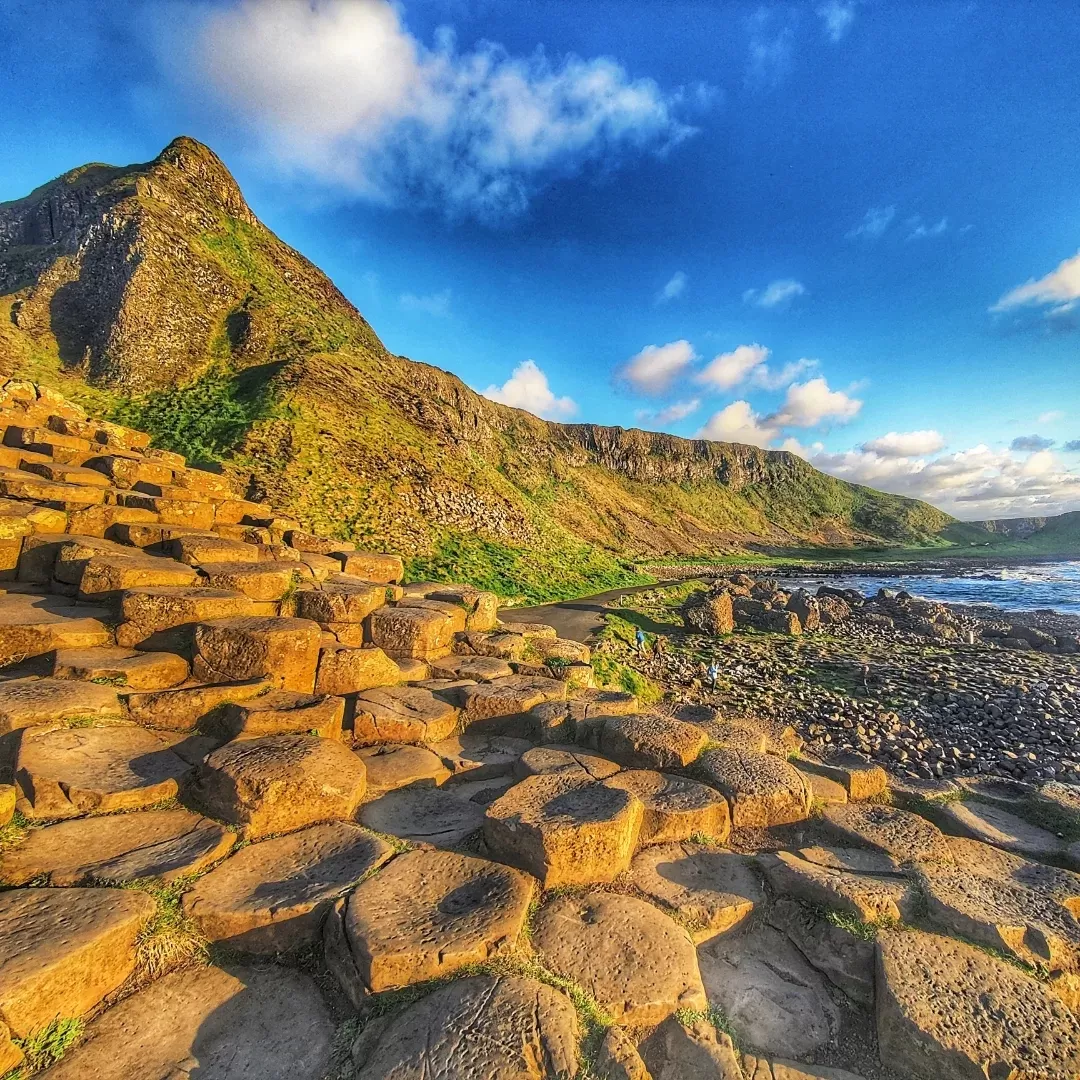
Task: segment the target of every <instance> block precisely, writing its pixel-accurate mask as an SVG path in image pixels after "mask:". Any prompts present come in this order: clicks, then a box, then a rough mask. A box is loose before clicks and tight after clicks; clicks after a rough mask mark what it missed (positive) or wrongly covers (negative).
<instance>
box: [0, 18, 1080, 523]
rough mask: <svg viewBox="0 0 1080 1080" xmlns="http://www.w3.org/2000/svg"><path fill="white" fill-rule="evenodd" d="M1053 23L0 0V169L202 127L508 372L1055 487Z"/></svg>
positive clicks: (790, 435) (439, 349)
mask: <svg viewBox="0 0 1080 1080" xmlns="http://www.w3.org/2000/svg"><path fill="white" fill-rule="evenodd" d="M43 9H45V11H43ZM43 24H47V25H48V27H49V35H50V40H49V45H48V48H47V49H43V47H42V40H41V32H42V26H43ZM1078 55H1080V8H1076V7H1075V6H1073V5H1069V4H1065V3H1060V2H1058V0H1052V2H1045V3H1041V2H1039V0H1028V2H1026V3H1023V4H1021V3H1019V2H1016V3H1011V2H981V3H949V2H935V3H930V2H911V3H905V2H903V0H889V2H885V0H861V2H859V0H813V2H809V0H808V2H805V3H788V4H774V3H766V4H740V3H737V2H727V3H722V4H721V3H715V2H701V3H688V2H680V0H672V2H670V3H660V2H658V0H617V2H608V0H590V2H589V3H588V4H580V3H572V2H569V0H567V2H562V0H559V2H556V0H536V2H533V3H530V4H520V3H509V2H506V3H501V2H500V3H496V2H494V0H477V2H468V0H443V2H439V0H429V2H427V3H403V4H397V5H394V6H390V5H388V4H386V3H384V2H383V0H317V2H312V3H306V2H304V0H280V2H279V0H258V2H255V0H248V2H243V0H221V2H219V3H210V2H207V3H198V2H191V0H180V2H173V3H126V4H125V3H114V4H111V5H101V4H95V3H90V2H83V3H76V2H74V0H43V2H35V3H27V2H24V0H15V2H14V3H10V2H9V3H8V4H7V5H5V6H4V7H3V8H2V9H0V89H2V91H3V96H4V101H5V107H4V108H3V109H2V110H0V145H2V146H3V147H4V148H5V152H4V154H3V155H0V199H9V198H16V197H18V196H20V195H23V194H25V193H26V192H27V191H28V190H30V189H31V188H32V187H34V186H36V185H37V184H39V183H41V182H43V181H44V180H46V179H48V178H50V177H52V176H54V175H57V174H58V173H60V172H63V171H64V170H66V169H68V168H71V167H73V166H74V165H77V164H81V163H83V162H85V161H92V160H98V161H109V162H112V163H116V164H122V163H126V162H130V161H140V160H146V159H148V158H151V157H153V156H154V155H155V154H156V153H157V152H158V151H159V150H160V149H161V147H162V146H164V145H165V144H166V143H167V142H168V141H169V140H170V139H171V138H173V137H174V136H175V135H177V134H180V133H185V134H189V135H193V136H195V137H196V138H199V139H201V140H203V141H205V142H206V143H208V144H209V145H210V146H212V147H213V148H214V149H215V150H216V151H217V152H218V153H219V154H220V155H221V156H222V158H223V159H224V160H225V162H226V163H227V164H228V165H229V167H230V168H231V169H232V170H233V172H234V174H235V175H236V177H237V179H238V180H239V182H240V184H241V186H242V187H243V189H244V191H245V193H246V195H247V197H248V199H249V202H250V203H251V205H252V207H253V208H254V210H255V211H256V213H258V214H259V215H260V217H261V218H262V219H263V220H264V221H265V222H266V223H267V224H268V225H269V226H270V227H271V228H273V229H274V230H275V231H276V232H277V233H278V234H279V235H280V236H282V237H283V238H284V239H285V240H287V241H288V242H289V243H291V244H293V245H294V246H296V247H298V248H299V249H300V250H302V251H303V252H304V253H305V254H307V255H308V256H309V257H310V258H312V259H313V260H314V261H315V262H316V263H317V264H319V265H320V266H321V267H322V268H323V269H324V270H326V271H327V272H328V273H329V274H330V275H331V277H333V279H334V280H335V281H336V282H337V284H338V285H339V286H340V287H341V288H342V289H343V290H344V291H345V293H346V294H347V295H348V296H349V297H350V298H351V299H352V300H353V301H354V302H355V303H356V304H357V306H358V307H359V308H360V310H361V311H363V312H364V314H365V315H366V316H367V317H368V318H369V319H370V321H371V322H372V324H373V325H374V326H375V328H376V330H377V331H378V332H379V333H380V335H381V336H382V338H383V340H384V341H385V342H386V344H387V345H388V346H389V347H390V348H391V349H393V350H394V351H396V352H400V353H403V354H405V355H407V356H410V357H413V358H414V359H418V360H424V361H427V362H429V363H432V364H436V365H438V366H439V367H443V368H446V369H448V370H451V371H453V372H455V373H456V374H458V375H460V376H461V377H462V378H463V379H464V380H465V381H466V382H468V383H469V384H470V385H472V386H474V387H476V388H477V389H478V390H481V391H484V392H486V393H488V394H489V396H492V397H494V398H496V399H498V400H504V401H506V402H508V403H510V404H515V405H519V406H521V407H525V408H530V409H531V410H532V411H534V412H538V413H540V414H541V415H546V416H549V417H552V418H556V419H571V420H574V419H577V420H588V421H595V422H600V423H609V424H621V425H623V426H643V427H650V428H654V429H656V430H666V431H671V432H674V433H675V434H679V435H685V436H688V437H693V436H696V435H701V436H702V437H712V438H721V439H730V440H736V441H744V442H754V443H756V444H758V445H762V446H769V447H775V448H781V447H783V448H788V449H793V450H795V451H796V452H798V453H801V454H803V455H804V456H806V457H807V458H809V460H811V461H813V462H814V463H815V464H816V465H818V466H819V467H820V468H824V469H826V470H827V471H829V472H833V473H835V474H836V475H840V476H844V477H845V478H848V479H852V480H856V481H859V482H865V483H870V484H873V485H874V486H878V487H882V488H884V489H886V490H892V491H897V492H901V493H905V494H913V495H918V496H921V497H926V498H929V499H931V500H932V501H934V502H936V503H937V504H938V505H941V506H943V507H944V508H945V509H948V510H950V511H951V512H953V513H955V514H957V515H958V516H960V517H964V518H980V517H990V516H998V517H1001V516H1018V515H1027V514H1037V513H1050V512H1057V511H1061V510H1068V509H1080V379H1078V377H1077V368H1078V360H1080V141H1078V140H1077V138H1076V134H1077V131H1078V130H1080V122H1078V121H1080V64H1077V63H1076V59H1075V58H1076V57H1077V56H1078ZM1074 442H1075V443H1076V446H1075V448H1074V449H1070V448H1069V446H1070V443H1074Z"/></svg>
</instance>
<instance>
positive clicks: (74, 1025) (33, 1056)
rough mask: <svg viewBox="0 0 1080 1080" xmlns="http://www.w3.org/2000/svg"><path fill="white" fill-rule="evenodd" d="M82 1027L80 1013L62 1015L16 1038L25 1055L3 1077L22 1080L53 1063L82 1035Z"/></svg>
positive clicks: (83, 1024)
mask: <svg viewBox="0 0 1080 1080" xmlns="http://www.w3.org/2000/svg"><path fill="white" fill-rule="evenodd" d="M85 1027H86V1024H85V1022H84V1021H83V1019H82V1017H81V1016H69V1017H61V1018H58V1019H56V1020H53V1021H51V1022H50V1023H48V1024H46V1025H45V1026H44V1027H42V1028H38V1029H37V1031H34V1032H31V1034H29V1035H28V1036H27V1037H26V1038H25V1039H16V1040H15V1042H16V1044H17V1045H18V1047H19V1049H20V1050H22V1052H23V1054H25V1055H26V1058H25V1060H24V1061H23V1063H22V1065H20V1066H19V1067H18V1068H17V1069H14V1070H13V1071H12V1072H10V1073H8V1074H7V1076H5V1077H4V1080H22V1078H23V1077H27V1076H30V1075H32V1074H33V1073H36V1072H40V1071H41V1070H42V1069H47V1068H48V1067H49V1066H50V1065H55V1064H56V1062H58V1061H59V1060H60V1059H61V1058H62V1057H63V1056H64V1055H65V1054H66V1053H67V1052H68V1050H70V1049H71V1048H72V1046H74V1045H75V1043H77V1042H78V1041H79V1039H81V1038H82V1034H83V1031H84V1030H85Z"/></svg>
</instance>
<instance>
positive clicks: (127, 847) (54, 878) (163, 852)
mask: <svg viewBox="0 0 1080 1080" xmlns="http://www.w3.org/2000/svg"><path fill="white" fill-rule="evenodd" d="M235 842H236V836H235V834H234V833H231V832H229V830H228V829H226V828H225V827H224V826H223V825H219V824H218V823H217V822H216V821H210V820H209V819H208V818H204V817H200V816H199V815H198V814H193V813H191V812H190V811H189V810H147V811H145V812H143V813H140V814H110V815H106V816H103V817H88V818H76V819H75V820H73V821H64V822H61V823H60V824H58V825H50V826H49V827H48V828H47V829H30V830H29V831H28V832H27V834H26V839H25V840H23V841H22V843H20V844H19V845H18V846H17V847H14V848H11V849H9V850H8V851H6V852H4V853H3V855H2V857H0V883H3V884H4V885H26V884H28V883H29V882H31V881H34V880H35V879H37V878H42V877H44V878H47V879H48V881H49V884H50V885H81V884H84V883H86V882H91V881H135V880H138V879H141V878H157V879H158V880H159V881H162V882H169V881H173V880H174V879H175V878H178V877H182V876H184V875H185V874H196V873H199V872H200V871H202V870H205V869H206V868H207V867H208V866H211V865H212V864H213V863H215V862H217V861H218V859H222V858H224V857H225V856H226V855H227V854H228V853H229V851H230V849H231V848H232V846H233V844H234V843H235Z"/></svg>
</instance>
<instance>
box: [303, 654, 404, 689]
mask: <svg viewBox="0 0 1080 1080" xmlns="http://www.w3.org/2000/svg"><path fill="white" fill-rule="evenodd" d="M399 682H401V668H400V667H398V665H397V664H396V663H394V661H393V660H391V659H390V657H389V656H387V655H386V653H384V652H383V651H382V649H377V648H372V647H370V646H369V647H367V648H354V647H352V646H349V645H331V646H327V645H324V646H323V648H322V651H321V652H320V653H319V671H318V674H317V675H316V677H315V692H316V693H317V694H358V693H361V692H363V691H364V690H372V689H374V688H375V687H378V686H395V685H396V684H397V683H399Z"/></svg>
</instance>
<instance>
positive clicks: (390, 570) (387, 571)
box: [324, 545, 405, 585]
mask: <svg viewBox="0 0 1080 1080" xmlns="http://www.w3.org/2000/svg"><path fill="white" fill-rule="evenodd" d="M340 546H341V545H339V548H340ZM324 554H327V555H333V556H334V557H335V558H336V559H338V560H339V561H340V563H341V569H342V572H343V573H346V574H351V575H352V576H353V577H357V578H360V579H361V580H363V581H373V582H375V583H376V584H379V585H391V584H395V583H396V582H399V581H400V580H401V579H402V578H403V577H404V576H405V565H404V563H403V562H402V561H401V559H400V557H399V556H397V555H384V554H382V553H381V552H375V551H352V550H336V551H328V552H325V553H324Z"/></svg>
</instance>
